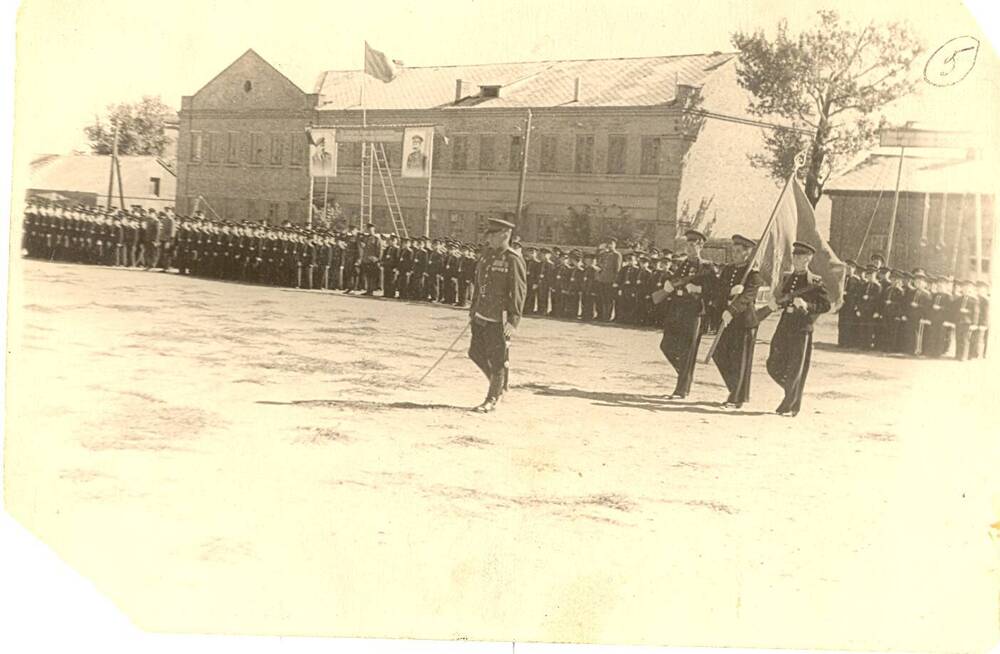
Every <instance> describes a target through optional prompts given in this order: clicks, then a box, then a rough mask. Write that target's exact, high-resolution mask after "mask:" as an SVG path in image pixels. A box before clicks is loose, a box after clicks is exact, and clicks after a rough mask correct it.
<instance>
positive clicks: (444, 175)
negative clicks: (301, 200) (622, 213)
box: [314, 108, 683, 243]
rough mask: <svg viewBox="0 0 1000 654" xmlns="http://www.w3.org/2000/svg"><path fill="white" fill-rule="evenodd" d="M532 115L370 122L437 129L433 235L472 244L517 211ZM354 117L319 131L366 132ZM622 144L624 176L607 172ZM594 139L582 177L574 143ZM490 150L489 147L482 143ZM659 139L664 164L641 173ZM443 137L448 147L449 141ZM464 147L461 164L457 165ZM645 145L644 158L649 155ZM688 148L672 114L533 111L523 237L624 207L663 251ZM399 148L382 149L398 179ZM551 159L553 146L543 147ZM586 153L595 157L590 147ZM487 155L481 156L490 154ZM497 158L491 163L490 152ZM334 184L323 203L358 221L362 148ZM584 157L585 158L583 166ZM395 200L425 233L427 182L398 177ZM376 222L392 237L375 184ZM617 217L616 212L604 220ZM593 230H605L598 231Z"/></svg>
mask: <svg viewBox="0 0 1000 654" xmlns="http://www.w3.org/2000/svg"><path fill="white" fill-rule="evenodd" d="M525 116H526V112H525V110H523V109H507V110H493V109H489V110H487V109H477V110H469V109H439V110H429V111H405V112H401V111H393V112H388V111H384V112H383V111H369V112H368V115H367V120H368V124H369V125H370V126H371V125H374V126H377V125H406V124H434V125H437V135H436V138H435V144H434V159H433V171H434V174H433V181H432V189H431V221H430V232H431V235H432V236H455V237H458V238H475V237H476V236H477V234H478V231H479V228H480V227H481V226H482V225H483V224H484V223H485V220H486V218H487V217H488V216H491V215H505V214H506V215H513V214H514V212H515V211H516V203H517V189H518V180H519V175H520V168H519V165H520V161H519V157H520V154H519V153H520V150H519V145H518V142H515V141H513V139H515V138H520V136H521V134H522V133H523V128H524V119H525ZM360 120H361V117H360V115H359V113H358V112H355V111H338V112H319V115H318V116H317V122H318V123H319V124H322V125H330V126H345V125H358V124H360ZM610 135H614V136H615V137H624V139H625V140H624V142H625V156H624V158H623V162H624V169H623V170H622V172H615V171H612V172H609V167H608V166H609V163H608V159H609V157H608V148H609V142H610V139H609V136H610ZM578 136H579V137H591V136H592V137H593V145H592V156H591V157H590V158H589V159H590V167H589V169H584V170H579V171H578V169H577V149H578V148H577V142H578V141H577V137H578ZM484 138H486V139H489V142H490V143H492V148H489V147H487V148H484V147H483V145H484V141H483V139H484ZM546 138H554V139H555V141H554V142H555V153H554V156H553V157H551V159H552V161H551V162H548V161H546V162H545V163H546V164H548V163H551V164H552V165H551V166H546V167H545V168H546V170H544V171H543V141H544V140H545V139H546ZM650 138H659V139H660V140H659V143H660V146H659V149H658V156H656V157H651V156H647V161H646V168H645V169H644V168H643V156H642V155H643V140H644V139H650ZM446 139H447V142H446ZM463 142H464V150H465V165H464V166H462V165H461V164H460V163H459V162H458V161H457V160H456V158H457V157H456V153H457V151H460V150H461V149H462V146H460V143H463ZM651 147H652V146H650V145H648V144H647V150H646V151H647V153H652V152H653V151H654V150H652V149H651ZM682 147H683V144H682V142H681V136H680V135H679V134H678V133H676V132H675V131H674V119H673V116H672V114H671V113H670V111H669V110H667V109H656V110H638V111H637V110H627V109H618V110H605V109H593V108H591V109H577V110H567V109H549V110H547V109H536V110H533V118H532V135H531V142H530V145H529V153H528V175H527V182H526V184H525V193H524V203H525V212H524V214H525V215H524V220H523V221H522V222H523V224H522V225H520V226H519V231H520V233H521V235H522V237H523V238H524V239H526V240H532V241H557V242H558V241H562V240H563V237H564V236H565V232H566V229H565V224H564V223H565V220H566V218H567V216H568V215H569V207H570V206H573V207H575V208H576V209H577V210H578V211H583V210H584V208H585V206H586V205H592V206H597V205H598V203H600V204H602V205H604V206H607V207H621V208H622V209H624V210H626V211H627V212H628V213H629V215H630V216H631V220H632V221H633V222H634V223H638V224H639V225H642V226H645V227H647V228H648V230H649V232H650V235H651V236H652V237H653V238H654V239H655V240H656V241H657V242H660V243H664V242H666V241H667V240H668V238H667V235H668V233H669V234H670V236H672V227H671V224H672V221H673V220H674V217H675V215H676V194H677V185H678V184H677V182H678V178H679V165H680V160H681V156H680V153H681V149H682ZM401 148H402V144H401V143H392V144H386V151H387V155H388V159H389V163H390V166H392V167H393V168H394V171H395V173H396V174H398V168H399V164H400V158H401V156H402V152H401ZM545 149H546V150H547V151H548V148H545ZM581 149H582V150H588V149H590V146H588V145H586V143H585V142H582V143H581ZM484 150H485V153H486V154H485V156H484ZM490 152H492V155H493V156H492V157H490V156H488V153H490ZM338 160H339V161H338V164H339V165H338V176H337V177H335V178H330V179H329V180H324V179H317V180H316V186H315V189H314V194H315V197H316V198H317V204H318V205H321V204H322V202H323V194H324V193H325V192H328V193H329V201H330V202H333V201H336V202H337V203H338V204H340V206H341V208H342V209H344V210H345V211H346V213H347V215H348V217H349V219H350V220H352V221H353V224H356V223H357V215H358V204H359V199H360V185H361V179H360V173H359V163H360V151H359V148H358V147H357V146H354V145H350V144H341V146H340V148H339V152H338ZM585 161H586V158H582V159H581V161H580V164H581V165H584V163H585ZM394 184H395V186H396V192H397V195H398V197H399V202H400V206H401V208H402V210H403V215H404V220H405V221H406V224H407V229H408V231H409V232H410V233H413V234H422V233H423V228H424V221H425V216H426V207H427V180H425V179H414V178H407V179H401V178H399V177H395V178H394ZM373 197H374V198H375V203H374V204H375V208H374V209H373V216H374V219H375V220H374V222H375V223H376V224H377V225H378V227H379V228H380V229H390V228H391V225H390V224H389V220H388V217H387V216H386V215H385V214H384V210H383V211H380V210H379V208H378V206H379V205H384V204H385V202H384V200H383V198H382V194H381V186H380V184H379V182H378V180H377V179H376V181H375V191H374V193H373ZM608 214H609V215H611V216H618V215H619V211H618V210H617V209H616V208H615V209H612V210H610V211H609V212H608ZM592 231H600V226H599V225H594V226H593V227H592Z"/></svg>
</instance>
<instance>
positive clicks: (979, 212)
mask: <svg viewBox="0 0 1000 654" xmlns="http://www.w3.org/2000/svg"><path fill="white" fill-rule="evenodd" d="M975 203H976V205H975V206H976V234H975V238H976V281H980V276H981V275H982V274H983V196H982V195H980V194H979V193H976V195H975Z"/></svg>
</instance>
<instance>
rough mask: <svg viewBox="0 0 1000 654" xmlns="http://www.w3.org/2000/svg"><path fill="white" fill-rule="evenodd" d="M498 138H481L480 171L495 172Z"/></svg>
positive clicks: (484, 135)
mask: <svg viewBox="0 0 1000 654" xmlns="http://www.w3.org/2000/svg"><path fill="white" fill-rule="evenodd" d="M496 143H497V137H496V136H493V135H492V134H483V135H482V136H480V137H479V170H493V167H494V166H495V165H496Z"/></svg>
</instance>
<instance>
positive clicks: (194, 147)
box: [191, 132, 202, 163]
mask: <svg viewBox="0 0 1000 654" xmlns="http://www.w3.org/2000/svg"><path fill="white" fill-rule="evenodd" d="M201 147H202V134H201V132H191V161H193V162H195V163H197V162H200V161H201Z"/></svg>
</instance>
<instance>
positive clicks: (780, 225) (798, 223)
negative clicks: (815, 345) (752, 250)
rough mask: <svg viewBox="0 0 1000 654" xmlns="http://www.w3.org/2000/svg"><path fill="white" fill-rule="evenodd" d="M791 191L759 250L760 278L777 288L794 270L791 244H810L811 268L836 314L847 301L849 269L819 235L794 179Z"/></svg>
mask: <svg viewBox="0 0 1000 654" xmlns="http://www.w3.org/2000/svg"><path fill="white" fill-rule="evenodd" d="M789 191H790V192H787V193H785V195H784V197H782V199H781V202H780V204H779V205H778V208H777V211H776V213H775V216H774V223H773V224H772V225H771V229H770V231H769V232H768V233H767V234H765V235H764V237H763V238H764V241H763V242H762V243H761V246H760V248H759V249H758V250H757V262H758V263H760V274H761V276H762V277H763V278H764V282H765V283H766V284H767V285H768V286H770V287H771V288H772V289H774V288H777V287H778V284H780V283H781V278H782V277H783V275H784V273H786V272H787V271H789V270H791V267H792V264H791V261H792V243H794V242H795V241H802V242H803V243H808V244H809V245H811V246H813V247H814V248H816V254H815V256H813V260H812V263H811V264H810V265H809V268H810V270H812V271H813V272H814V273H816V274H817V275H819V276H820V277H822V278H823V284H824V286H826V291H827V293H828V294H829V295H830V301H831V302H832V303H833V305H834V306H833V308H832V309H831V311H836V310H837V309H838V308H839V307H840V304H841V301H842V299H843V297H844V276H845V274H846V267H845V266H844V263H843V262H842V261H841V260H840V259H839V258H838V257H837V255H836V254H835V253H834V252H833V250H832V249H830V244H829V243H827V242H826V239H824V238H823V237H822V236H821V235H820V233H819V229H818V228H817V227H816V214H815V213H813V207H812V204H810V203H809V198H807V197H806V193H805V191H803V190H802V187H801V186H800V185H799V182H798V180H797V179H792V183H791V188H790V189H789Z"/></svg>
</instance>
